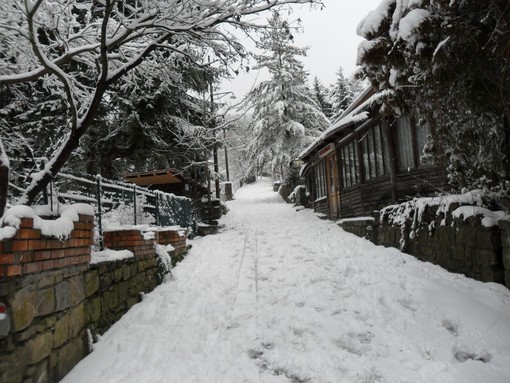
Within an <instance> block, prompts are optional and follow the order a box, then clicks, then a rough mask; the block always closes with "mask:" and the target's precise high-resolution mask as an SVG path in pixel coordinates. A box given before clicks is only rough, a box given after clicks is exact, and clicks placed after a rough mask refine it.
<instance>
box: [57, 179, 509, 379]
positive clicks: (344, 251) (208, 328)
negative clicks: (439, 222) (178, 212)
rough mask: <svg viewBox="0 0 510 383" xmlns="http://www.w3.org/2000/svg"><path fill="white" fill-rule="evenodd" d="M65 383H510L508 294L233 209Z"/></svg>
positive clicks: (351, 240) (283, 214)
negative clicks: (221, 227) (218, 229)
mask: <svg viewBox="0 0 510 383" xmlns="http://www.w3.org/2000/svg"><path fill="white" fill-rule="evenodd" d="M229 207H230V212H229V213H228V215H227V216H225V217H224V218H223V219H222V221H221V223H222V224H224V225H225V230H223V231H222V232H221V233H219V234H217V235H214V236H208V237H204V238H199V239H196V240H195V241H194V242H193V249H192V250H191V251H190V253H189V255H188V256H187V258H186V259H185V260H184V261H183V262H182V263H180V264H179V265H178V266H177V267H176V268H175V269H174V270H173V278H172V279H170V280H168V281H167V282H166V283H165V284H163V285H162V286H160V287H158V288H157V289H156V290H154V291H153V292H152V293H150V294H147V295H146V296H145V298H144V301H143V302H142V303H140V304H138V305H136V306H134V307H133V308H132V309H131V310H130V311H129V312H128V313H127V314H126V315H125V316H124V317H123V318H122V319H121V320H120V321H119V322H118V323H117V324H115V325H114V326H113V327H112V328H111V329H110V330H109V331H108V332H107V333H106V334H105V335H104V336H103V337H102V338H101V340H100V342H99V343H98V344H96V345H95V350H94V351H93V352H92V354H90V355H89V356H88V357H87V358H86V359H85V360H83V361H82V362H81V363H80V364H79V365H78V366H77V367H76V368H75V369H74V370H73V371H71V373H70V374H69V375H68V376H67V377H66V378H65V379H64V382H65V383H71V382H73V383H76V382H80V383H81V382H83V383H90V382H105V383H106V382H108V383H114V382H122V383H130V382H133V383H154V382H165V383H166V382H178V383H183V382H208V383H211V382H221V383H240V382H293V383H296V382H310V383H311V382H313V383H319V382H328V383H335V382H359V383H362V382H363V383H368V382H385V383H395V382H409V383H418V382H424V383H436V382H462V383H466V382H472V383H485V382H489V383H508V382H510V292H509V290H508V289H506V288H505V287H503V286H500V285H497V284H492V283H481V282H477V281H474V280H471V279H467V278H465V277H464V276H462V275H457V274H451V273H448V272H446V271H444V270H443V269H441V268H440V267H437V266H434V265H431V264H428V263H422V262H420V261H418V260H416V259H414V258H413V257H411V256H408V255H405V254H402V253H401V252H399V251H397V250H395V249H385V248H382V247H377V246H374V245H373V244H371V243H369V242H367V241H364V240H362V239H360V238H357V237H355V236H353V235H351V234H348V233H345V232H343V231H342V230H341V229H340V228H338V227H337V226H336V225H335V224H334V223H333V222H328V221H320V220H319V219H317V218H316V217H315V216H314V214H313V212H311V211H310V210H301V211H299V212H296V211H295V209H294V208H292V207H291V206H290V205H286V204H285V203H283V202H282V201H281V199H280V197H278V196H277V195H276V193H274V192H273V191H272V188H271V184H270V183H269V182H268V181H262V182H259V183H257V184H255V185H252V186H246V187H244V188H242V189H240V190H239V191H238V193H237V194H236V200H235V201H233V202H232V203H230V205H229Z"/></svg>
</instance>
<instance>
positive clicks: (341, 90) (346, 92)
mask: <svg viewBox="0 0 510 383" xmlns="http://www.w3.org/2000/svg"><path fill="white" fill-rule="evenodd" d="M336 75H337V79H336V82H335V83H334V84H333V86H332V87H331V91H330V93H331V101H330V102H331V104H332V117H331V120H332V121H334V120H336V119H337V118H338V117H340V115H341V114H342V113H343V112H344V111H345V109H347V108H348V107H349V105H350V104H351V102H352V100H353V98H354V93H353V91H352V89H351V84H350V82H349V81H348V80H347V79H346V78H345V76H344V71H343V69H342V67H340V68H339V69H338V71H337V72H336Z"/></svg>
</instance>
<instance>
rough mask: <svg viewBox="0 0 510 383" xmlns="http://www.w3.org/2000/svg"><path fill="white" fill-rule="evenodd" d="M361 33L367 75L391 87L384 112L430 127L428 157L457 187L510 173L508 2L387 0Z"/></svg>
mask: <svg viewBox="0 0 510 383" xmlns="http://www.w3.org/2000/svg"><path fill="white" fill-rule="evenodd" d="M358 34H360V35H361V36H363V37H364V38H365V41H364V42H362V43H361V44H360V47H359V51H358V63H359V64H360V65H361V74H362V75H363V76H366V77H367V78H369V79H370V81H371V82H372V84H373V85H374V86H375V87H376V88H377V89H379V90H382V89H391V90H392V92H391V93H388V95H389V96H388V97H387V98H386V102H385V104H386V110H388V111H391V113H393V114H394V113H397V114H398V113H400V112H402V111H404V110H407V112H409V113H412V114H413V115H414V116H415V117H416V119H417V120H418V121H419V122H420V123H423V124H425V125H428V126H429V129H430V135H429V145H427V147H428V148H429V150H431V152H430V155H431V156H432V158H433V159H434V160H435V161H436V162H439V163H442V164H444V165H447V167H448V169H449V176H450V181H451V183H452V185H453V186H454V187H456V188H461V187H480V186H495V185H496V184H497V183H500V182H501V181H502V180H503V179H507V180H508V179H509V177H510V162H509V161H508V159H509V156H510V137H509V135H510V132H509V131H510V109H509V106H508V105H510V64H509V59H510V54H509V52H510V49H509V41H510V9H509V5H508V1H506V0H488V1H475V0H466V1H446V0H445V1H432V0H420V1H412V2H407V1H406V2H404V1H399V0H386V1H383V2H381V4H380V5H379V7H378V8H376V9H375V10H374V11H372V12H371V13H370V14H369V15H368V16H367V17H366V18H365V19H364V20H363V21H362V22H361V23H360V24H359V26H358ZM498 147H500V148H501V150H495V149H496V148H498Z"/></svg>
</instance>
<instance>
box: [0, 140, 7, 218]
mask: <svg viewBox="0 0 510 383" xmlns="http://www.w3.org/2000/svg"><path fill="white" fill-rule="evenodd" d="M8 193H9V163H8V157H7V154H6V153H5V150H4V145H3V144H2V140H1V139H0V217H2V216H3V215H4V212H5V207H6V206H7V194H8Z"/></svg>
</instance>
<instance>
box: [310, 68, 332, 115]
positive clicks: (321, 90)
mask: <svg viewBox="0 0 510 383" xmlns="http://www.w3.org/2000/svg"><path fill="white" fill-rule="evenodd" d="M313 93H314V95H315V101H317V103H318V104H319V106H320V107H321V110H322V113H324V114H325V115H326V117H328V118H329V117H331V115H332V107H333V106H332V105H331V103H330V102H329V93H328V90H327V89H326V87H325V86H324V85H323V84H322V83H321V82H320V80H319V79H318V78H317V77H315V78H314V79H313Z"/></svg>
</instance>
